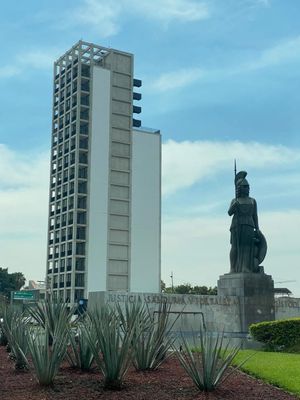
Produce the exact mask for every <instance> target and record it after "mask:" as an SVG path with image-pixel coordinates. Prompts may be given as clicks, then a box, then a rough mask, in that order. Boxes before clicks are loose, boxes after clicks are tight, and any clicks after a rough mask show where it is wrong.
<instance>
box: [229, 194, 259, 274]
mask: <svg viewBox="0 0 300 400" xmlns="http://www.w3.org/2000/svg"><path fill="white" fill-rule="evenodd" d="M228 214H229V215H233V218H232V223H231V227H230V232H231V238H230V243H231V254H230V262H231V272H253V271H254V257H255V254H254V251H255V249H254V245H255V229H258V225H257V205H256V201H255V199H253V198H251V197H245V198H242V199H239V198H238V199H234V200H232V202H231V205H230V207H229V210H228Z"/></svg>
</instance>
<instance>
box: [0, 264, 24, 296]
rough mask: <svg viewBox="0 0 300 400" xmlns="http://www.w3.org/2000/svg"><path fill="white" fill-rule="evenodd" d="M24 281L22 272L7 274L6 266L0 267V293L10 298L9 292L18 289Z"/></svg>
mask: <svg viewBox="0 0 300 400" xmlns="http://www.w3.org/2000/svg"><path fill="white" fill-rule="evenodd" d="M25 281H26V279H25V276H24V275H23V274H22V272H14V273H12V274H9V273H8V269H7V268H1V267H0V295H2V296H5V297H7V298H10V292H11V291H13V290H20V289H21V287H22V286H24V285H25Z"/></svg>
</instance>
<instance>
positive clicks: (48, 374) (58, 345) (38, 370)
mask: <svg viewBox="0 0 300 400" xmlns="http://www.w3.org/2000/svg"><path fill="white" fill-rule="evenodd" d="M50 335H52V337H53V341H52V345H51V346H50V345H49V338H50ZM27 338H28V345H29V351H30V355H31V360H32V364H33V367H34V375H35V376H36V379H37V380H38V382H39V383H40V385H43V386H48V385H51V384H52V383H53V380H54V378H55V376H56V374H57V372H58V369H59V367H60V364H61V362H62V360H63V359H64V357H65V353H66V349H67V342H68V330H67V328H63V326H62V323H60V324H59V325H58V326H57V327H56V328H55V329H54V332H53V333H52V334H50V330H49V327H48V326H47V325H46V327H45V329H43V328H42V327H34V328H31V329H29V330H28V331H27Z"/></svg>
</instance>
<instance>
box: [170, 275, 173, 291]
mask: <svg viewBox="0 0 300 400" xmlns="http://www.w3.org/2000/svg"><path fill="white" fill-rule="evenodd" d="M170 278H171V283H172V293H174V280H173V278H174V275H173V271H172V272H171V275H170Z"/></svg>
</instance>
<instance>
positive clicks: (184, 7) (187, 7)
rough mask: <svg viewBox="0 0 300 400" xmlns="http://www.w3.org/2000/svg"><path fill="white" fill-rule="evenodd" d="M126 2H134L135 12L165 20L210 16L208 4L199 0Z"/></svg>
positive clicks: (194, 19)
mask: <svg viewBox="0 0 300 400" xmlns="http://www.w3.org/2000/svg"><path fill="white" fill-rule="evenodd" d="M126 3H127V4H128V5H130V4H132V6H133V12H139V13H140V14H142V15H143V16H144V17H146V18H151V19H158V20H161V21H164V22H171V21H180V22H192V21H200V20H202V19H206V18H208V17H209V16H210V12H209V8H208V4H207V3H206V2H205V1H199V0H198V1H193V0H152V1H148V0H128V1H124V4H126Z"/></svg>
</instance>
